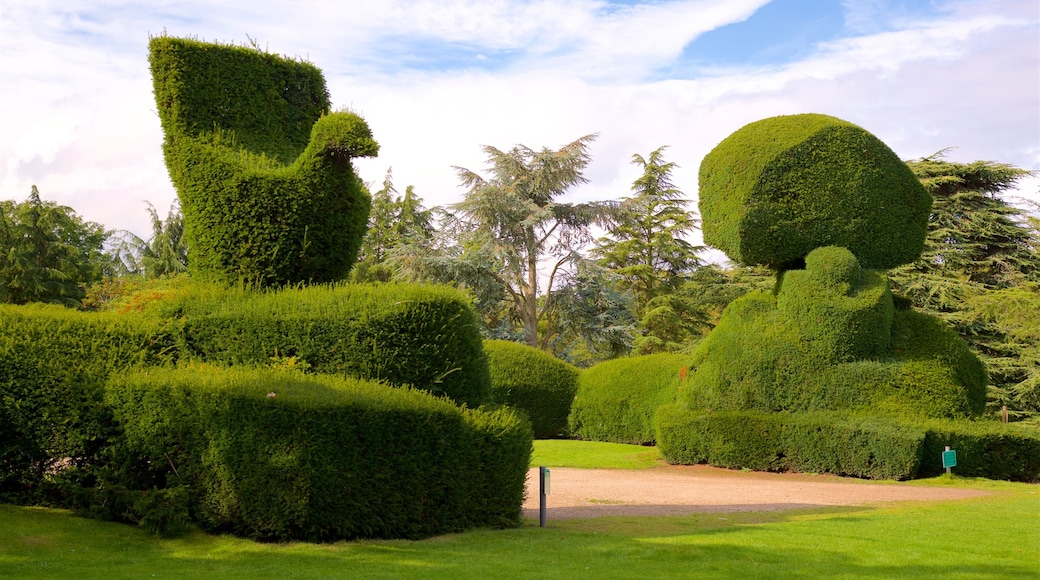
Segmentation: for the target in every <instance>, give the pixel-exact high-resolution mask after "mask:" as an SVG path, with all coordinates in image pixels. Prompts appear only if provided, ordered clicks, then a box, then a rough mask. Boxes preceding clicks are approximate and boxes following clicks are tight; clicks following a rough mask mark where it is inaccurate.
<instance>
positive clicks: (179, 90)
mask: <svg viewBox="0 0 1040 580" xmlns="http://www.w3.org/2000/svg"><path fill="white" fill-rule="evenodd" d="M149 61H150V64H151V71H152V80H153V84H154V90H155V100H156V105H157V107H158V111H159V118H160V120H161V121H162V127H163V132H164V134H165V141H164V143H163V153H164V155H165V159H166V167H167V168H168V169H169V172H170V178H171V180H172V181H173V184H174V186H175V187H176V188H177V192H178V196H179V197H180V201H181V208H182V211H183V213H184V222H185V229H186V236H187V240H188V246H189V264H190V268H191V270H192V271H193V272H196V273H199V274H202V275H204V276H206V277H211V278H216V279H219V280H224V281H239V280H241V281H245V282H248V283H251V284H257V285H260V286H277V285H284V284H290V283H297V282H325V281H332V280H337V279H341V278H343V277H345V276H346V275H347V273H348V272H349V271H350V268H351V266H352V265H353V264H354V261H355V259H356V257H357V252H358V248H359V247H360V244H361V238H362V236H363V235H364V232H365V228H366V224H367V220H368V212H369V206H370V203H371V202H370V198H369V196H368V193H367V191H366V190H365V187H364V185H363V184H362V182H361V180H360V179H358V177H357V176H356V175H355V174H354V170H353V167H352V164H351V159H352V158H354V157H365V156H372V155H375V154H376V153H377V152H378V149H379V146H378V145H377V144H376V142H375V141H374V140H373V139H372V135H371V132H370V131H369V128H368V125H367V124H366V123H365V121H364V120H362V119H361V118H360V117H359V116H357V115H355V114H353V113H346V112H340V113H329V96H328V91H327V90H326V88H325V80H324V78H323V77H322V74H321V71H320V70H318V69H317V68H316V67H314V66H313V65H310V64H308V63H304V62H299V61H295V60H290V59H286V58H282V57H279V56H276V55H273V54H268V53H265V52H261V51H258V50H253V49H249V48H243V47H237V46H227V45H221V44H212V43H204V42H199V41H195V40H189V39H182V38H171V37H167V36H159V37H155V38H152V39H151V41H150V43H149Z"/></svg>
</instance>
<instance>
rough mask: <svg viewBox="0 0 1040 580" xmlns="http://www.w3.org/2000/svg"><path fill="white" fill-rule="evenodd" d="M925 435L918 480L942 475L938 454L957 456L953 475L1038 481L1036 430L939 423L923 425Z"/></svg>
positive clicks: (984, 423)
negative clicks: (949, 450)
mask: <svg viewBox="0 0 1040 580" xmlns="http://www.w3.org/2000/svg"><path fill="white" fill-rule="evenodd" d="M924 428H925V429H926V435H925V439H924V450H923V452H922V461H921V470H920V474H919V476H920V477H931V476H934V475H938V474H940V473H943V472H944V469H943V466H942V455H941V454H942V452H943V450H944V449H945V447H946V446H950V447H951V448H953V449H954V450H955V451H956V452H957V466H956V467H954V468H953V473H955V474H957V475H963V476H967V477H986V478H989V479H1006V480H1013V481H1036V480H1037V479H1038V478H1040V429H1037V428H1035V427H1031V426H1024V425H1016V424H1014V423H1011V424H1008V425H1004V424H1002V423H997V422H994V421H942V420H933V421H927V422H925V423H924Z"/></svg>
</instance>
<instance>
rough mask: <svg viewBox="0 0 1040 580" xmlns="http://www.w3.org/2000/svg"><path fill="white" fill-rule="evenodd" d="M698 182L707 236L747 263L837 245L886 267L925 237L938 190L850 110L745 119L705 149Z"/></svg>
mask: <svg viewBox="0 0 1040 580" xmlns="http://www.w3.org/2000/svg"><path fill="white" fill-rule="evenodd" d="M699 182H700V196H699V197H700V202H699V209H700V213H701V216H702V219H703V230H704V242H705V243H706V244H708V245H710V246H712V247H715V248H719V249H720V250H722V251H723V252H725V253H726V255H727V256H729V258H730V259H732V260H733V261H735V262H738V263H741V264H745V265H755V264H762V265H766V266H769V267H772V268H775V269H790V268H798V267H800V265H801V263H802V260H803V259H804V258H805V256H806V255H807V254H808V253H809V252H810V251H812V250H814V249H815V248H818V247H820V246H828V245H833V246H841V247H845V248H848V249H849V250H851V251H852V253H853V254H855V256H856V257H857V258H858V259H859V262H860V263H861V264H862V265H863V267H865V268H872V269H887V268H894V267H896V266H899V265H901V264H907V263H910V262H913V261H914V260H916V259H917V257H918V256H919V255H920V253H921V250H922V249H923V247H924V239H925V234H926V231H927V222H928V215H929V211H930V208H931V203H932V199H931V196H930V195H929V194H928V192H927V191H926V190H925V189H924V187H923V186H922V185H921V183H920V181H919V180H918V179H917V178H916V177H915V176H914V174H913V173H912V172H911V171H910V169H909V168H908V167H907V166H906V164H905V163H903V162H902V161H901V160H900V159H899V157H898V156H896V154H895V153H894V152H893V151H892V150H891V149H889V148H888V147H887V146H886V145H885V144H884V143H882V142H881V141H880V140H878V139H877V138H876V137H874V136H873V135H871V134H870V133H868V132H867V131H865V130H864V129H862V128H860V127H857V126H856V125H853V124H851V123H848V122H846V121H842V120H841V119H836V118H834V117H829V116H826V115H818V114H803V115H787V116H779V117H771V118H768V119H762V120H760V121H756V122H754V123H750V124H748V125H745V126H744V127H742V128H740V129H738V130H737V131H736V132H734V133H733V134H732V135H730V136H729V137H727V138H726V139H724V140H723V141H722V142H721V143H719V144H718V145H717V146H716V147H715V148H714V149H713V150H712V151H711V152H709V153H708V155H707V156H705V158H704V160H703V161H702V162H701V167H700V178H699Z"/></svg>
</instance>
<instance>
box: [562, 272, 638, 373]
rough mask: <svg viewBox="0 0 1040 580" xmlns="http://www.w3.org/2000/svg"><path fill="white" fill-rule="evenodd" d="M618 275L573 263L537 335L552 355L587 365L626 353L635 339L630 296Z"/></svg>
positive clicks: (635, 320) (632, 307) (633, 314)
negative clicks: (539, 333)
mask: <svg viewBox="0 0 1040 580" xmlns="http://www.w3.org/2000/svg"><path fill="white" fill-rule="evenodd" d="M619 282H620V277H619V276H618V275H616V274H614V273H613V272H611V271H609V270H607V269H606V268H603V267H602V266H600V265H598V264H596V263H595V262H593V261H591V260H579V261H577V262H576V263H575V266H574V268H573V269H571V270H570V271H568V272H567V273H566V274H565V275H564V276H563V284H562V285H561V286H560V287H559V288H558V289H557V290H556V292H555V298H554V300H555V301H556V308H555V309H554V310H553V311H552V312H551V314H550V316H549V317H548V319H547V320H544V321H543V325H542V326H543V328H542V331H543V333H544V340H547V342H548V344H549V346H550V349H551V351H552V353H553V354H554V355H556V356H557V357H559V358H562V359H564V360H566V361H568V362H570V363H571V364H573V365H576V366H579V367H589V366H592V365H594V364H596V363H599V362H603V361H604V360H608V359H613V358H617V357H619V356H624V355H626V354H628V353H629V352H631V350H632V344H633V341H634V340H635V339H636V337H637V335H638V331H637V323H638V321H637V319H636V316H635V304H634V301H633V299H632V294H631V293H630V292H628V291H626V290H623V289H621V285H620V283H619Z"/></svg>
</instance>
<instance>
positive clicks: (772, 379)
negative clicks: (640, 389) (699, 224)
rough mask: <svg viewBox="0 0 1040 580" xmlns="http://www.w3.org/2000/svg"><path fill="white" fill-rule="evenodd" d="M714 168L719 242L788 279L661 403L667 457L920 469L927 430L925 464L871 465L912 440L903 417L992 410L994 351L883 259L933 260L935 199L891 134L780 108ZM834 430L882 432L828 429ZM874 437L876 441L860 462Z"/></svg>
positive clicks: (712, 217) (707, 177) (753, 299)
mask: <svg viewBox="0 0 1040 580" xmlns="http://www.w3.org/2000/svg"><path fill="white" fill-rule="evenodd" d="M700 175H701V185H700V211H701V215H702V216H703V218H704V222H703V223H704V238H705V241H706V242H708V243H709V244H712V245H715V246H716V247H718V248H720V249H722V250H723V251H725V252H726V254H727V255H728V256H729V257H730V258H731V259H732V260H734V261H736V262H739V263H741V264H746V265H753V264H764V265H767V266H770V267H772V268H773V269H775V270H776V271H777V283H776V286H775V288H774V290H773V291H772V292H758V293H752V294H748V295H745V296H743V297H741V298H739V299H737V300H735V301H733V302H732V303H731V304H730V305H729V306H728V307H727V308H726V310H725V312H724V313H723V315H722V318H721V320H720V321H719V324H718V326H717V327H716V328H715V329H714V330H713V331H712V332H711V333H710V334H709V335H708V336H707V337H705V338H704V340H702V341H701V342H700V343H699V344H698V346H697V348H696V350H694V352H693V354H692V358H691V361H690V362H691V365H690V366H691V368H694V369H695V370H694V372H693V373H692V374H691V375H690V378H689V379H688V380H687V381H685V382H684V383H683V384H681V386H680V394H679V400H678V406H677V407H673V406H669V407H668V409H667V410H665V411H662V413H659V414H658V418H659V419H660V421H659V422H658V443H659V445H662V450H663V452H664V454H665V455H666V457H672V458H676V457H685V458H687V459H689V458H700V460H707V461H709V462H716V464H719V465H726V466H731V467H732V466H742V467H761V466H766V467H769V468H773V467H777V468H783V466H784V465H787V466H791V465H794V466H798V465H803V464H804V465H810V464H812V465H827V466H828V467H825V469H828V470H831V469H832V470H836V471H838V472H842V473H848V474H857V475H861V476H862V475H866V476H869V477H875V476H885V477H888V476H896V477H907V476H912V475H913V474H914V473H915V472H916V470H917V465H916V464H914V463H913V462H914V461H920V460H921V459H920V457H919V456H918V455H915V452H914V451H913V450H914V449H916V448H917V447H915V446H919V445H920V444H921V442H920V441H919V440H916V439H914V437H910V439H907V440H906V442H905V443H906V446H904V447H901V448H904V450H906V451H907V453H904V454H903V455H900V457H903V459H905V460H906V461H909V463H906V464H905V465H904V464H902V463H900V462H899V461H903V460H899V461H896V462H895V463H894V464H893V465H898V467H893V468H892V469H888V470H887V471H885V473H886V474H887V475H878V474H880V473H881V472H878V471H873V470H872V469H873V468H872V467H871V465H872V464H873V463H875V462H876V461H879V459H878V458H879V457H881V455H885V456H886V457H887V455H886V454H889V452H890V451H891V450H892V449H895V448H896V447H899V446H902V445H903V444H902V443H900V444H899V445H895V443H893V442H894V441H895V440H896V439H899V437H903V436H902V435H899V436H898V437H897V436H896V435H895V433H897V432H898V431H899V429H901V427H899V426H898V425H902V424H903V423H898V422H899V421H907V420H910V421H912V422H919V421H920V420H922V419H926V418H947V419H965V418H971V417H975V416H977V415H979V414H981V413H982V411H983V409H984V407H985V402H986V370H985V367H984V366H983V365H982V363H981V362H980V361H979V359H978V358H977V357H976V356H975V355H974V354H972V353H971V351H970V350H969V349H968V347H967V344H966V343H965V342H964V341H963V340H961V339H960V337H958V336H957V335H956V334H955V333H954V332H953V331H952V330H950V329H949V328H947V327H946V326H945V325H944V324H943V323H942V321H940V320H938V319H936V318H934V317H930V316H927V315H924V314H921V313H917V312H913V311H911V310H908V309H905V308H901V309H897V308H896V306H897V302H896V301H894V300H893V296H892V293H891V291H890V290H889V284H888V278H887V277H886V276H885V275H884V273H883V271H882V269H885V268H891V267H894V266H897V265H900V264H904V263H907V262H910V261H913V260H915V259H917V258H918V257H919V255H920V253H921V250H922V248H923V244H924V238H925V233H926V229H927V221H928V215H929V208H930V206H931V203H930V202H931V198H930V196H929V195H928V193H927V192H926V191H925V189H924V188H923V187H922V186H921V184H920V182H918V181H917V179H916V178H915V177H914V175H913V174H912V173H911V172H910V170H909V169H908V168H907V167H906V165H905V164H903V162H901V161H900V160H899V159H898V157H896V156H895V154H894V153H892V151H891V150H890V149H888V147H886V146H885V145H884V144H883V143H881V141H879V140H878V139H877V138H876V137H874V136H873V135H871V134H870V133H867V132H866V131H864V130H863V129H861V128H859V127H856V126H855V125H852V124H850V123H847V122H845V121H842V120H840V119H835V118H833V117H827V116H824V115H814V114H813V115H793V116H785V117H774V118H771V119H765V120H762V121H758V122H755V123H751V124H750V125H747V126H746V127H744V128H742V129H740V130H738V131H737V132H736V133H734V134H733V135H731V136H730V137H728V138H726V139H725V140H723V141H722V142H721V143H720V144H719V145H718V146H717V147H716V148H715V149H714V150H713V151H712V152H711V153H709V154H708V155H707V156H706V157H705V159H704V162H703V164H702V165H701V172H700ZM898 304H899V305H900V306H903V305H905V301H899V302H898ZM778 412H779V413H778ZM755 413H758V414H759V415H755ZM762 413H765V415H761V414H762ZM806 413H808V414H809V415H811V417H810V416H809V415H805V414H806ZM835 413H837V415H835ZM849 413H853V415H852V416H853V417H861V418H862V417H870V418H871V419H870V420H874V419H875V418H878V417H882V418H886V419H885V420H892V421H896V422H897V423H896V424H895V425H896V426H895V427H892V429H895V430H894V431H893V430H892V429H890V428H889V427H883V426H878V425H873V424H869V425H868V424H861V423H862V421H861V420H860V419H850V418H849V417H850V415H848V414H849ZM803 419H804V420H803ZM849 421H851V422H849ZM682 425H687V426H689V427H688V428H683V427H681V426H682ZM695 425H700V426H701V427H694V426H695ZM879 425H880V424H879ZM810 427H811V428H810ZM701 428H703V429H706V431H704V432H703V433H692V434H688V435H687V434H684V432H685V431H688V430H689V429H701ZM850 429H852V431H850ZM830 431H834V432H849V433H852V432H853V431H855V432H856V433H859V435H856V437H861V436H862V437H865V438H866V439H864V441H865V442H864V443H863V444H862V445H860V444H855V445H851V446H850V445H848V444H846V443H843V442H841V441H834V440H833V438H831V437H822V438H821V437H819V436H818V435H817V434H818V433H823V432H830ZM709 432H710V433H709ZM892 437H895V439H892ZM915 437H916V436H915ZM662 438H664V440H662ZM767 440H769V441H771V443H770V444H769V445H764V444H763V442H765V441H767ZM893 445H895V446H893ZM864 446H866V447H864ZM864 448H870V449H875V451H871V452H869V453H867V454H866V455H863V457H860V458H859V459H855V460H853V458H854V457H855V456H856V454H857V453H859V454H861V455H862V452H863V450H864ZM763 453H764V454H765V455H763ZM897 455H898V454H897ZM796 456H797V457H799V458H800V459H798V460H797V461H796V460H794V459H792V458H794V457H796ZM824 456H826V457H830V458H831V459H827V460H826V461H822V462H816V461H817V459H820V458H822V457H824ZM893 457H895V456H892V457H889V459H892V460H893V461H895V460H894V459H893ZM752 458H753V460H752ZM805 458H815V459H813V460H812V461H809V462H808V463H804V462H803V459H805ZM886 461H887V460H886ZM814 462H816V463H814ZM904 463H905V462H904ZM814 469H815V468H814ZM886 469H887V468H886ZM882 471H884V470H882Z"/></svg>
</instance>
